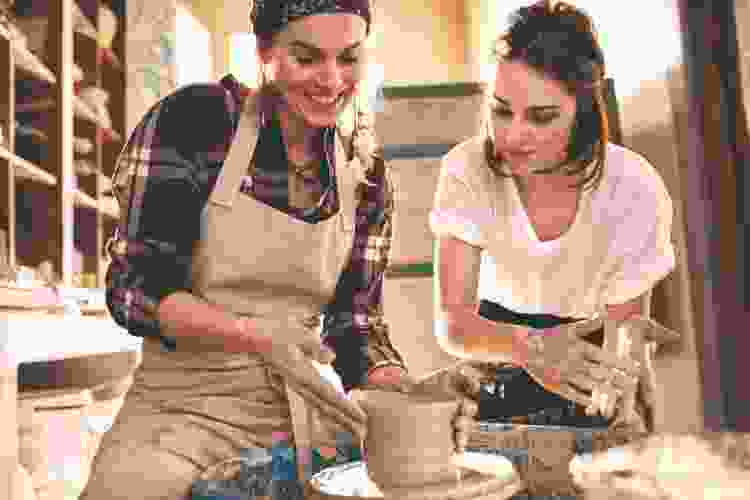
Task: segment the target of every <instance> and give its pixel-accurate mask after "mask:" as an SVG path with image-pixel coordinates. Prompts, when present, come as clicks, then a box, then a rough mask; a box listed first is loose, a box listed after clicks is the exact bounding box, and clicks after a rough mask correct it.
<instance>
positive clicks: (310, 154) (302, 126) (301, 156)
mask: <svg viewBox="0 0 750 500" xmlns="http://www.w3.org/2000/svg"><path fill="white" fill-rule="evenodd" d="M277 112H278V117H279V125H280V127H281V133H282V137H283V138H284V144H285V145H286V150H287V156H288V158H289V159H290V160H291V161H292V162H294V163H304V162H306V161H309V160H312V159H315V157H316V156H317V148H316V147H315V146H316V144H315V141H316V138H317V136H318V134H319V133H320V129H317V128H314V127H311V126H309V125H308V124H307V123H306V122H305V120H304V118H303V117H302V116H301V115H299V114H298V113H295V112H294V111H293V110H291V109H289V107H288V106H287V105H286V104H281V105H280V106H279V108H278V110H277Z"/></svg>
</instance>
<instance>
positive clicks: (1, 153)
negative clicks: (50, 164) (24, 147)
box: [0, 146, 57, 186]
mask: <svg viewBox="0 0 750 500" xmlns="http://www.w3.org/2000/svg"><path fill="white" fill-rule="evenodd" d="M0 158H4V159H6V160H8V161H10V162H11V164H13V166H14V167H15V175H16V176H18V177H21V178H24V179H29V180H33V181H36V182H39V183H41V184H46V185H47V186H54V185H56V184H57V179H55V176H54V175H52V174H50V173H49V172H47V171H46V170H44V169H43V168H41V167H38V166H36V165H34V164H33V163H31V162H30V161H26V160H24V159H23V158H21V157H20V156H17V155H15V154H13V153H11V152H10V151H8V150H7V149H5V148H4V147H2V146H0Z"/></svg>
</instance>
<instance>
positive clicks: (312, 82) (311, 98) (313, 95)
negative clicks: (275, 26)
mask: <svg viewBox="0 0 750 500" xmlns="http://www.w3.org/2000/svg"><path fill="white" fill-rule="evenodd" d="M366 34H367V23H366V22H365V20H364V19H362V18H361V17H360V16H357V15H353V14H320V15H313V16H307V17H304V18H302V19H298V20H296V21H293V22H291V23H289V25H288V26H287V28H286V29H285V30H284V31H282V32H281V33H279V34H278V35H277V37H276V39H275V40H274V44H273V46H272V47H271V48H270V49H269V50H268V51H266V52H259V55H260V57H261V60H262V61H263V63H264V64H267V65H268V67H269V68H270V70H271V75H270V78H271V79H272V80H273V82H274V84H275V86H276V87H277V88H278V89H279V90H280V91H281V93H282V95H283V96H284V98H285V100H286V102H287V103H288V105H289V109H290V111H291V112H292V113H295V114H297V115H298V116H300V117H302V118H303V119H304V121H305V122H306V123H307V124H308V125H309V126H312V127H327V126H332V125H334V124H335V123H336V118H337V116H338V114H339V113H340V112H341V111H342V110H343V109H344V108H345V107H346V106H347V105H348V103H349V102H351V99H352V97H353V96H354V94H355V93H356V92H357V88H358V85H359V82H360V80H361V79H362V74H363V68H364V65H365V61H364V40H365V37H366Z"/></svg>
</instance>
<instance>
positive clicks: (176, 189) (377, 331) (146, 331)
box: [106, 75, 405, 391]
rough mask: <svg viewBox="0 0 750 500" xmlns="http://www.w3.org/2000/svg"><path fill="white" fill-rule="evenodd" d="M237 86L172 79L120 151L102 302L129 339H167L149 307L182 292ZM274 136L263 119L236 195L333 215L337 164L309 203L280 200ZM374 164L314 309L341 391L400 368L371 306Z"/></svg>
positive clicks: (381, 166)
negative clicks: (342, 258) (324, 301)
mask: <svg viewBox="0 0 750 500" xmlns="http://www.w3.org/2000/svg"><path fill="white" fill-rule="evenodd" d="M248 94H249V90H248V89H247V88H245V87H243V86H242V85H241V84H240V83H239V82H238V81H237V80H236V79H234V78H233V77H232V76H231V75H228V76H226V77H224V78H223V79H222V80H221V81H220V82H219V83H208V84H196V85H189V86H185V87H182V88H181V89H178V90H177V91H175V92H174V93H172V94H170V95H169V96H167V97H165V98H163V99H162V100H160V101H159V102H158V103H156V104H155V105H154V106H153V107H152V108H151V109H150V110H149V111H148V112H147V113H146V115H145V116H144V117H143V119H142V120H141V122H140V123H139V124H138V125H137V126H136V128H135V129H134V131H133V132H132V134H131V136H130V138H129V140H128V142H127V144H126V146H125V148H124V149H123V151H122V152H121V153H120V156H119V158H118V160H117V165H116V168H115V173H114V176H113V186H114V190H115V194H116V196H117V199H118V202H119V205H120V208H121V214H122V215H121V218H120V221H119V224H118V226H117V228H116V230H115V234H114V235H113V238H112V239H111V240H110V241H109V243H108V245H107V252H108V254H109V256H110V257H111V264H110V266H109V269H108V271H107V280H106V282H107V305H108V308H109V310H110V312H111V313H112V317H113V319H114V320H115V322H117V323H118V324H119V325H120V326H122V327H123V328H125V329H127V330H128V331H129V332H130V334H132V335H136V336H140V337H146V336H155V337H158V338H160V339H161V340H162V343H163V344H164V345H165V346H166V347H170V346H171V347H174V341H173V339H169V338H168V337H166V336H163V335H161V333H160V328H159V322H158V319H157V317H156V310H157V307H158V304H159V302H160V301H161V300H162V299H163V298H164V297H166V296H167V295H169V294H171V293H173V292H176V291H180V290H184V291H190V290H191V283H190V266H191V261H192V250H193V245H194V242H195V241H197V239H198V238H199V235H200V219H201V212H202V210H203V208H204V206H205V204H206V203H207V201H208V198H209V195H210V193H211V191H212V189H213V187H214V184H215V182H216V179H217V177H218V174H219V171H220V169H221V166H222V164H223V161H224V158H225V157H226V155H227V154H228V151H229V147H230V145H231V143H232V139H233V136H234V133H235V131H236V128H237V123H238V119H239V111H240V106H241V102H242V99H243V98H244V97H245V96H246V95H248ZM261 109H262V108H261ZM262 116H263V115H262ZM334 134H335V129H333V128H331V129H326V130H323V131H321V134H320V136H319V138H318V147H320V148H333V145H334V139H333V137H334ZM279 138H280V135H279V131H278V130H277V129H275V127H272V126H269V121H268V119H267V118H266V119H263V118H262V121H261V130H260V137H259V142H258V146H257V148H256V153H255V155H256V160H259V161H256V162H255V163H256V167H255V168H254V169H253V172H252V174H251V175H252V179H251V180H252V182H248V183H243V188H242V189H241V192H242V194H244V195H246V196H253V197H255V199H257V200H259V201H263V202H264V203H266V204H268V205H269V206H271V207H273V208H274V209H277V210H281V211H283V212H284V213H287V214H288V215H289V216H290V217H296V218H299V219H304V220H307V221H309V222H312V223H314V222H316V221H318V220H325V219H327V218H329V217H331V216H333V215H334V214H336V213H337V212H338V210H339V201H338V193H337V192H336V191H337V190H336V184H335V182H333V181H334V179H335V168H336V166H335V165H329V164H328V163H327V162H325V163H324V167H323V170H324V172H322V173H323V175H321V176H319V177H318V178H316V179H314V180H310V181H309V182H308V181H306V183H305V187H306V188H309V189H310V190H312V191H311V192H312V193H315V195H316V196H317V195H318V194H320V199H321V203H320V206H319V207H316V208H314V209H313V210H300V209H296V208H294V207H290V206H289V204H288V189H289V188H288V169H287V160H286V152H285V149H284V146H283V142H282V141H281V140H279ZM249 163H250V162H249V161H248V164H249ZM375 166H376V167H375V168H374V169H373V171H372V172H368V180H369V181H370V182H371V183H373V186H365V185H360V186H359V188H358V189H360V190H361V196H360V197H359V202H358V205H357V209H356V227H355V239H354V246H353V250H352V254H351V258H350V261H349V263H348V265H347V267H346V269H345V270H344V272H343V274H342V275H341V277H340V279H339V282H338V284H337V288H336V293H335V296H334V299H333V300H332V301H331V303H330V304H329V305H328V307H327V308H326V310H325V311H324V316H323V327H322V338H323V342H324V343H325V344H326V345H328V346H330V347H331V348H332V349H333V350H334V352H335V353H336V360H335V361H334V363H333V367H334V369H335V370H336V372H337V373H338V374H339V375H340V376H341V378H342V381H343V385H344V388H345V389H346V390H347V391H348V390H350V389H351V388H353V387H355V386H359V385H362V384H365V383H366V382H367V373H368V371H370V370H372V369H373V368H374V367H375V366H380V365H381V364H384V363H385V364H388V362H389V361H390V362H392V363H393V364H396V365H400V366H404V367H405V363H404V360H403V358H402V357H401V355H400V354H399V352H398V351H397V350H396V349H395V348H394V347H393V345H392V344H391V342H390V340H389V339H390V336H389V333H388V325H387V324H386V322H385V321H384V319H383V307H382V300H383V279H384V273H385V270H386V267H387V265H388V258H389V253H390V246H391V237H392V218H393V210H394V203H393V198H394V196H393V185H392V183H391V181H390V179H389V175H388V172H387V169H386V166H385V163H384V162H383V161H382V160H378V161H376V162H375ZM245 184H246V186H245Z"/></svg>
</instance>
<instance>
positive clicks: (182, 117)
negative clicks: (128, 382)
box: [106, 84, 232, 345]
mask: <svg viewBox="0 0 750 500" xmlns="http://www.w3.org/2000/svg"><path fill="white" fill-rule="evenodd" d="M226 94H227V92H226V90H225V89H224V88H223V87H222V86H221V85H217V84H207V85H196V86H190V87H185V88H183V89H180V90H179V91H177V92H176V93H174V94H171V95H170V96H167V97H165V98H164V99H162V100H161V101H159V102H158V103H157V104H156V105H154V106H153V107H152V108H151V109H150V110H149V112H148V113H147V114H146V115H145V116H144V117H143V119H142V120H141V121H140V123H139V124H138V125H137V126H136V127H135V129H134V130H133V132H132V134H131V136H130V138H129V140H128V143H127V144H126V146H125V147H124V148H123V150H122V152H121V153H120V155H119V157H118V159H117V164H116V166H115V172H114V175H113V190H114V193H115V196H116V197H117V201H118V204H119V206H120V213H121V216H120V220H119V222H118V225H117V227H116V230H115V233H114V235H113V237H112V238H111V239H110V240H109V242H108V243H107V249H106V250H107V253H108V255H109V257H110V258H111V263H110V265H109V268H108V270H107V275H106V299H107V306H108V308H109V311H110V313H111V315H112V318H113V319H114V321H115V322H116V323H117V324H118V325H120V326H122V327H123V328H125V329H126V330H127V331H128V332H129V333H130V334H132V335H135V336H139V337H149V336H151V337H159V338H161V340H162V342H166V344H167V345H168V344H169V339H166V338H165V337H162V335H161V331H160V327H159V321H158V319H157V314H156V313H157V309H158V306H159V303H160V302H161V301H162V300H163V299H164V298H165V297H166V296H168V295H170V294H172V293H174V292H176V291H179V290H184V291H190V289H191V282H190V268H191V260H192V251H193V245H194V242H195V241H196V240H197V239H198V238H199V237H200V224H201V212H202V209H203V206H204V205H205V203H206V200H207V198H208V193H209V192H210V189H211V187H212V185H213V183H214V182H215V179H216V176H217V175H218V171H219V169H220V164H221V163H220V160H221V159H222V154H221V152H222V151H225V150H226V147H227V142H228V139H227V137H231V131H232V128H231V125H232V122H231V120H230V119H229V118H228V116H229V115H228V114H227V107H226V105H225V104H226V102H227V97H226ZM196 116H201V117H202V118H201V120H202V123H203V126H201V127H199V128H198V127H194V128H191V127H190V123H191V121H192V123H195V117H196ZM190 117H192V118H190ZM212 157H215V158H214V159H215V160H219V161H218V162H216V161H215V162H213V164H212V163H211V161H210V160H211V158H212Z"/></svg>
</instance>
